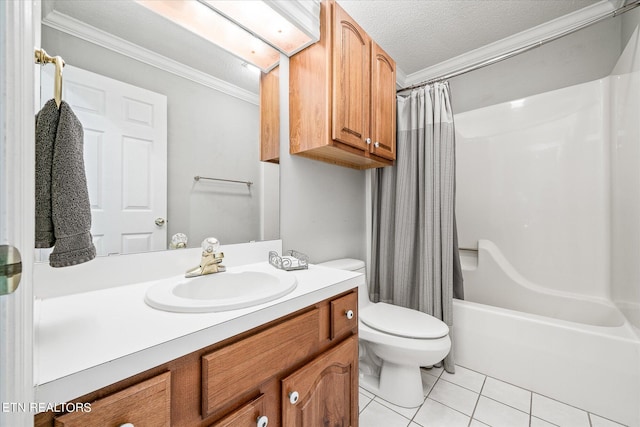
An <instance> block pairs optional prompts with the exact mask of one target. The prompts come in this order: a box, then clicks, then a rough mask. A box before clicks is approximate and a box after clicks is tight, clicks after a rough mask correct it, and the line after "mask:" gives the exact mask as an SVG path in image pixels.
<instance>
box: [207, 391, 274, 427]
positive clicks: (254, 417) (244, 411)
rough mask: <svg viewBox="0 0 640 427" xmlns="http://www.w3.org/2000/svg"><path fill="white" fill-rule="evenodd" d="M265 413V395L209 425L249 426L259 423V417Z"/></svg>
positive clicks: (224, 426) (227, 426)
mask: <svg viewBox="0 0 640 427" xmlns="http://www.w3.org/2000/svg"><path fill="white" fill-rule="evenodd" d="M264 415H265V403H264V395H262V394H261V395H260V396H259V397H258V398H256V399H254V400H252V401H251V402H249V403H247V404H246V405H243V406H241V407H240V408H238V409H236V410H235V411H233V412H232V413H230V414H229V415H227V416H226V417H224V418H223V419H221V420H220V421H218V422H216V423H213V424H211V426H209V427H247V426H254V425H258V424H257V422H258V419H260V420H261V421H264V419H262V418H261V417H263V416H264Z"/></svg>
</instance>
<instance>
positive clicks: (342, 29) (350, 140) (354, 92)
mask: <svg viewBox="0 0 640 427" xmlns="http://www.w3.org/2000/svg"><path fill="white" fill-rule="evenodd" d="M333 8H334V20H333V23H334V27H333V35H334V46H333V94H332V95H333V104H332V137H333V139H334V140H336V141H339V142H342V143H344V144H348V145H350V146H353V147H356V148H359V149H361V150H364V151H368V150H369V148H368V147H367V142H366V139H367V138H369V137H370V135H369V127H370V123H369V111H370V96H371V95H370V90H371V89H370V84H371V80H370V77H371V76H370V73H371V60H370V55H371V39H370V38H369V36H368V35H367V33H365V32H364V30H363V29H362V28H360V26H359V25H358V24H357V23H356V22H355V21H354V20H353V19H351V17H350V16H349V15H347V13H346V12H345V11H344V10H342V8H341V7H340V6H338V4H336V3H333Z"/></svg>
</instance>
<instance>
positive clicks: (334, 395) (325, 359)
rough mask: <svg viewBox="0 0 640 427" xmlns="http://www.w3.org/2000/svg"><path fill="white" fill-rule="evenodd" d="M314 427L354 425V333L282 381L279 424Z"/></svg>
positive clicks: (355, 404)
mask: <svg viewBox="0 0 640 427" xmlns="http://www.w3.org/2000/svg"><path fill="white" fill-rule="evenodd" d="M294 393H297V395H296V394H294ZM292 396H297V399H293V400H294V401H295V403H294V402H293V401H292ZM318 426H341V427H357V426H358V337H357V336H355V335H354V336H351V337H350V338H348V339H346V340H345V341H343V342H342V343H340V344H339V345H338V346H336V347H334V348H332V349H331V350H328V351H326V352H325V353H323V354H321V355H320V356H318V357H317V358H316V359H314V360H313V361H312V362H310V363H308V364H307V365H305V366H304V367H302V368H301V369H299V370H298V371H296V372H294V373H293V374H292V375H290V376H289V377H287V378H285V379H284V380H282V427H318Z"/></svg>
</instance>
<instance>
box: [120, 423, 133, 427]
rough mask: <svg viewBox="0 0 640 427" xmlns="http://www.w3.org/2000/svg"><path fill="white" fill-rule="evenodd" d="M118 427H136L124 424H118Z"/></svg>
mask: <svg viewBox="0 0 640 427" xmlns="http://www.w3.org/2000/svg"><path fill="white" fill-rule="evenodd" d="M120 427H136V426H134V425H133V424H131V423H124V424H120Z"/></svg>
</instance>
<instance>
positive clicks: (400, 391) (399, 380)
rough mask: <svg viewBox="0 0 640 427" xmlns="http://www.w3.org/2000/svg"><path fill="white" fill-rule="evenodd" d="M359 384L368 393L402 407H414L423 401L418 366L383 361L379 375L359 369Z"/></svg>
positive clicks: (423, 396)
mask: <svg viewBox="0 0 640 427" xmlns="http://www.w3.org/2000/svg"><path fill="white" fill-rule="evenodd" d="M359 379H360V386H361V387H362V388H363V389H365V390H367V391H368V392H370V393H373V394H375V395H376V396H379V397H380V398H382V399H384V400H386V401H387V402H391V403H393V404H394V405H397V406H401V407H403V408H416V407H418V406H420V405H422V403H423V402H424V398H425V395H424V392H423V388H422V376H421V374H420V367H418V366H415V367H408V366H403V365H396V364H394V363H390V362H387V361H384V362H383V365H382V369H381V370H380V376H379V377H378V376H376V375H371V374H368V373H365V372H364V371H362V370H361V371H360V375H359Z"/></svg>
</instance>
